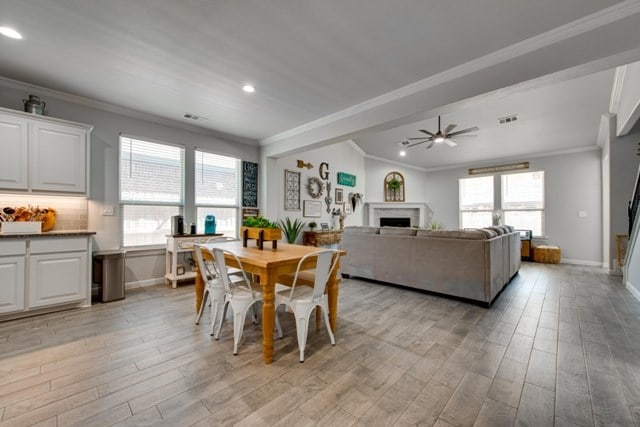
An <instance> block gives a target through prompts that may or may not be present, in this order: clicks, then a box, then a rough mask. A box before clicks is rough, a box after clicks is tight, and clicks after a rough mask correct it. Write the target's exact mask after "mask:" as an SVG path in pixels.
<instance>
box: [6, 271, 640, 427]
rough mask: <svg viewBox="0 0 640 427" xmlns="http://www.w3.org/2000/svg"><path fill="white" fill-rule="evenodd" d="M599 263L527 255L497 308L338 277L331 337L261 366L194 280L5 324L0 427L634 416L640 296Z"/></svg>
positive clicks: (250, 339) (637, 418) (247, 337)
mask: <svg viewBox="0 0 640 427" xmlns="http://www.w3.org/2000/svg"><path fill="white" fill-rule="evenodd" d="M620 282H621V280H620V277H613V276H609V275H607V274H606V273H605V272H603V271H602V270H597V269H592V268H587V267H578V266H566V265H543V264H529V263H525V264H524V265H523V267H522V270H521V271H520V274H519V275H518V276H516V278H515V279H514V280H513V281H512V282H511V284H510V285H509V286H508V287H507V288H506V289H505V291H504V292H503V293H502V294H501V295H500V296H499V298H498V299H497V300H496V302H495V303H494V305H493V307H492V308H491V309H485V308H482V307H479V306H475V305H471V304H467V303H464V302H460V301H456V300H452V299H447V298H442V297H438V296H434V295H430V294H426V293H421V292H416V291H412V290H408V289H401V288H397V287H392V286H387V285H382V284H378V283H370V282H365V281H361V280H355V279H349V280H344V281H343V282H342V285H341V291H340V302H339V305H340V311H339V320H338V321H339V329H338V331H337V334H336V340H337V344H336V346H335V347H331V345H330V344H329V338H328V336H327V334H326V331H325V330H324V329H320V330H318V331H316V330H315V328H314V327H312V328H311V331H310V333H309V343H308V346H307V351H306V361H305V362H304V363H299V362H298V352H297V344H296V339H295V325H294V323H293V321H292V319H291V316H290V315H286V314H281V316H280V318H281V320H282V321H283V322H282V323H283V328H284V330H285V335H286V336H285V338H284V339H283V340H276V348H275V360H274V363H273V364H272V365H270V366H265V365H264V364H263V363H262V349H261V345H260V338H261V330H260V326H256V325H253V324H252V323H251V322H247V324H246V326H245V332H244V342H243V344H242V345H241V347H240V353H239V355H238V356H233V355H232V347H233V338H232V322H231V321H230V320H231V318H230V317H229V321H227V322H226V323H225V327H224V328H223V332H222V337H221V340H220V341H214V340H213V339H212V337H210V336H209V333H208V329H209V325H208V321H209V316H208V314H206V315H205V316H204V318H203V322H202V324H201V325H194V323H193V319H194V313H193V287H192V286H189V285H187V286H182V287H180V288H178V289H171V288H168V287H165V286H156V287H151V288H145V289H140V290H135V291H129V292H128V293H127V298H126V299H125V300H124V301H120V302H112V303H109V304H98V305H95V306H93V307H91V308H88V309H81V310H73V311H66V312H61V313H55V314H49V315H43V316H38V317H33V318H29V319H23V320H17V321H10V322H4V323H0V427H4V426H26V425H39V426H56V425H57V426H68V425H81V426H107V425H136V426H139V425H154V426H160V425H169V426H188V425H194V424H195V425H201V426H210V425H235V424H238V425H245V426H254V425H282V426H299V425H301V426H306V425H316V424H317V425H325V426H347V425H354V424H362V425H380V426H391V425H395V426H405V425H438V426H446V425H461V426H462V425H482V426H501V425H514V424H516V425H530V426H545V425H554V424H555V425H559V426H572V425H582V426H589V425H595V424H598V425H614V424H615V425H639V424H640V339H639V338H640V318H639V315H640V304H639V303H638V302H637V301H636V300H635V299H633V297H632V296H631V295H630V294H629V292H628V291H627V290H625V289H624V287H623V286H622V285H621V283H620Z"/></svg>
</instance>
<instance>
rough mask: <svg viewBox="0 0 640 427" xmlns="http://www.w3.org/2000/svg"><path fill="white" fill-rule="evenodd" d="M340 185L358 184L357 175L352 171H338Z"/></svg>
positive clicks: (352, 185)
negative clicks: (352, 173) (351, 172)
mask: <svg viewBox="0 0 640 427" xmlns="http://www.w3.org/2000/svg"><path fill="white" fill-rule="evenodd" d="M338 185H346V186H347V187H355V186H356V176H355V175H351V174H350V173H345V172H338Z"/></svg>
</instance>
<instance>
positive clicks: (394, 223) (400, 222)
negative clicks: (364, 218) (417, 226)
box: [380, 218, 411, 227]
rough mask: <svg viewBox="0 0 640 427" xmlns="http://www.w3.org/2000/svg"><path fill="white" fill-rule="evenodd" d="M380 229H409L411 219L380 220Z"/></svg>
mask: <svg viewBox="0 0 640 427" xmlns="http://www.w3.org/2000/svg"><path fill="white" fill-rule="evenodd" d="M380 227H411V218H380Z"/></svg>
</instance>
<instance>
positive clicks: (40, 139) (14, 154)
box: [0, 108, 93, 194]
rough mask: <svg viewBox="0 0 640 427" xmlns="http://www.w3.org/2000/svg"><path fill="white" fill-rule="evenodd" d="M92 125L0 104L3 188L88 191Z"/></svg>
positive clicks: (41, 190) (36, 190)
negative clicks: (40, 114) (5, 106)
mask: <svg viewBox="0 0 640 427" xmlns="http://www.w3.org/2000/svg"><path fill="white" fill-rule="evenodd" d="M92 129H93V127H92V126H88V125H84V124H81V123H74V122H69V121H66V120H60V119H55V118H51V117H46V116H38V115H34V114H30V113H23V112H20V111H15V110H9V109H6V108H0V148H1V149H2V158H0V189H9V190H22V191H25V190H26V191H28V192H38V193H51V192H55V193H74V194H87V189H88V176H89V134H90V132H91V130H92Z"/></svg>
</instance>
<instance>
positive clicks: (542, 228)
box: [500, 170, 547, 238]
mask: <svg viewBox="0 0 640 427" xmlns="http://www.w3.org/2000/svg"><path fill="white" fill-rule="evenodd" d="M533 173H542V208H539V209H538V208H521V209H505V208H504V197H503V196H504V185H503V184H504V182H503V180H504V179H505V178H506V177H508V176H510V175H522V174H533ZM545 175H546V174H545V171H544V170H529V171H526V172H523V171H518V172H512V173H502V174H500V210H501V211H502V215H503V220H504V217H505V216H506V213H507V212H540V234H539V235H536V234H533V236H532V237H534V238H544V237H545V236H546V230H545V213H546V206H547V203H546V199H547V192H546V177H545Z"/></svg>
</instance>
